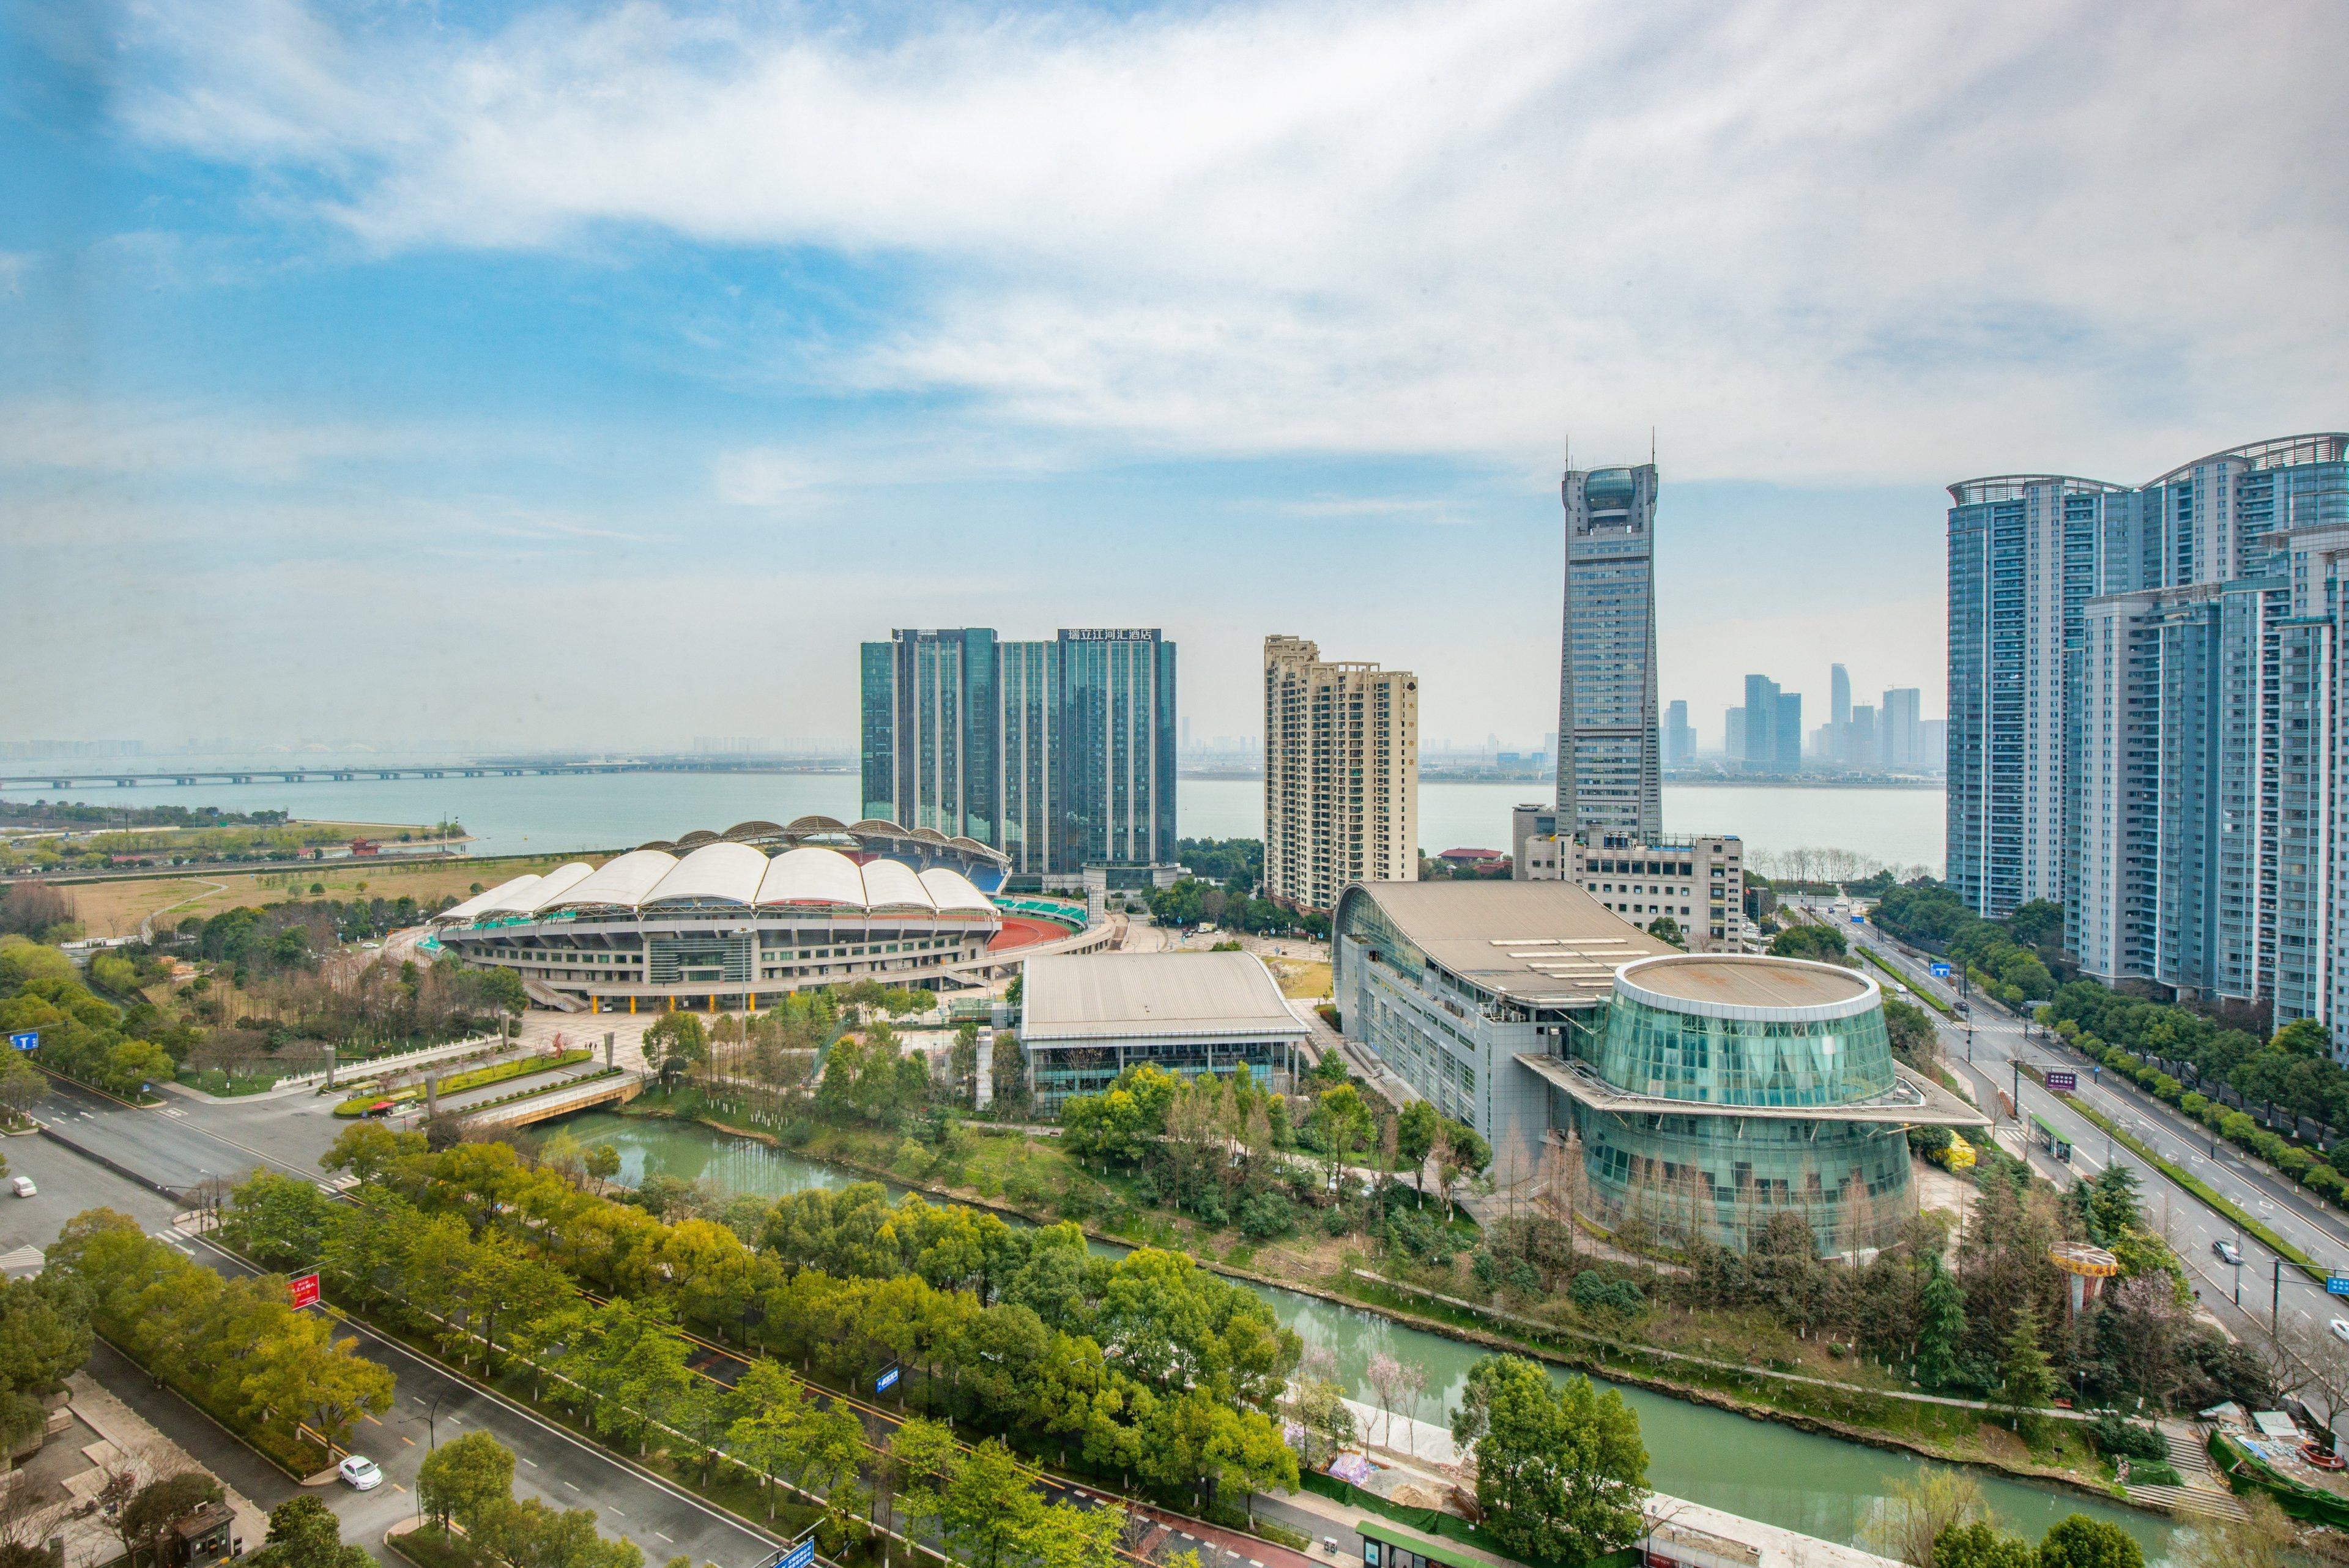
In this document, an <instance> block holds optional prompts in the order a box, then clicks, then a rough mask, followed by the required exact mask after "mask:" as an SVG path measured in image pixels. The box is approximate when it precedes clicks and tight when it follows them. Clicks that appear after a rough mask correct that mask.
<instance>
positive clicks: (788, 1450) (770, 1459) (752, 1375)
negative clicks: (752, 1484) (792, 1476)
mask: <svg viewBox="0 0 2349 1568" xmlns="http://www.w3.org/2000/svg"><path fill="white" fill-rule="evenodd" d="M730 1404H731V1406H732V1407H733V1409H734V1411H735V1417H734V1424H733V1425H732V1426H731V1427H729V1428H727V1429H726V1446H727V1448H728V1449H730V1450H731V1451H732V1452H733V1455H734V1457H735V1458H736V1459H740V1460H741V1461H742V1463H743V1464H745V1465H747V1466H749V1467H750V1469H753V1470H756V1471H757V1472H758V1473H759V1487H760V1490H761V1491H763V1492H765V1493H766V1495H767V1517H768V1518H769V1519H772V1518H774V1517H775V1498H774V1490H773V1489H774V1480H775V1477H776V1476H777V1475H779V1474H788V1473H789V1471H790V1469H791V1465H792V1456H793V1453H794V1451H795V1444H796V1443H797V1441H798V1432H799V1427H800V1423H801V1422H802V1420H803V1419H804V1418H805V1417H806V1416H807V1390H806V1388H805V1387H804V1386H802V1384H801V1382H800V1380H799V1379H798V1378H796V1377H794V1376H792V1375H791V1374H790V1373H789V1372H787V1371H785V1370H784V1369H783V1367H782V1366H781V1364H780V1363H777V1362H773V1361H769V1360H766V1359H765V1358H763V1357H761V1359H760V1360H757V1361H754V1362H752V1363H751V1364H750V1369H749V1370H748V1371H746V1372H744V1373H743V1374H742V1376H740V1378H738V1379H736V1380H735V1384H734V1387H733V1389H732V1391H731V1394H730Z"/></svg>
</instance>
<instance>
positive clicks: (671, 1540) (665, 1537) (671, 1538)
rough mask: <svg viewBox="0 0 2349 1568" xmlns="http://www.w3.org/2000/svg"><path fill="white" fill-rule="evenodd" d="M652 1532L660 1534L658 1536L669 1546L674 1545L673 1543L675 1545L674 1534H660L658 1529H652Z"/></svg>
mask: <svg viewBox="0 0 2349 1568" xmlns="http://www.w3.org/2000/svg"><path fill="white" fill-rule="evenodd" d="M653 1533H654V1534H655V1535H659V1536H660V1538H661V1539H662V1540H663V1541H666V1542H668V1543H669V1544H670V1545H671V1546H674V1545H676V1544H677V1537H676V1536H674V1535H662V1534H661V1532H659V1531H657V1530H656V1531H654V1532H653Z"/></svg>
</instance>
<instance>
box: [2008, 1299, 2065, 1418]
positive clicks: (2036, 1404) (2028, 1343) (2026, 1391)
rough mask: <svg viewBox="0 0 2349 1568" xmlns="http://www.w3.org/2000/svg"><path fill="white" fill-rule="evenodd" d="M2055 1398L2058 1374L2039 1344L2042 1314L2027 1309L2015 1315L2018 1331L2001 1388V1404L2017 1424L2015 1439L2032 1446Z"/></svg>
mask: <svg viewBox="0 0 2349 1568" xmlns="http://www.w3.org/2000/svg"><path fill="white" fill-rule="evenodd" d="M2054 1397H2055V1374H2054V1370H2053V1369H2052V1368H2050V1367H2049V1366H2048V1364H2047V1352H2046V1351H2045V1350H2044V1348H2042V1347H2041V1345H2040V1344H2039V1314H2037V1313H2036V1312H2034V1311H2033V1310H2032V1309H2031V1308H2029V1307H2027V1306H2026V1307H2024V1308H2023V1310H2022V1311H2020V1312H2018V1313H2016V1314H2014V1327H2013V1330H2012V1331H2011V1332H2010V1333H2009V1334H2007V1336H2006V1358H2005V1375H2004V1380H2003V1381H2002V1383H2001V1384H2000V1385H1999V1391H1998V1403H1999V1406H2000V1407H2001V1408H2002V1409H2003V1410H2005V1411H2006V1413H2007V1418H2008V1419H2009V1420H2010V1421H2012V1422H2013V1425H2014V1431H2015V1435H2016V1436H2017V1437H2020V1438H2023V1441H2025V1442H2031V1441H2033V1440H2035V1439H2036V1438H2037V1437H2038V1435H2039V1431H2040V1427H2041V1425H2042V1422H2043V1419H2044V1417H2041V1415H2040V1414H2039V1412H2040V1411H2041V1410H2042V1409H2044V1407H2046V1404H2047V1401H2048V1400H2050V1399H2052V1398H2054Z"/></svg>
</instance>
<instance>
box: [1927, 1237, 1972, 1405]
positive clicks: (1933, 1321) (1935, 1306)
mask: <svg viewBox="0 0 2349 1568" xmlns="http://www.w3.org/2000/svg"><path fill="white" fill-rule="evenodd" d="M1965 1339H1966V1293H1965V1290H1964V1289H1963V1287H1961V1285H1960V1284H1959V1283H1958V1282H1957V1281H1956V1280H1955V1279H1954V1278H1953V1277H1951V1273H1950V1271H1949V1270H1948V1269H1947V1268H1945V1267H1943V1266H1942V1263H1941V1255H1940V1253H1939V1252H1935V1253H1932V1254H1930V1256H1929V1257H1928V1259H1927V1261H1926V1264H1925V1283H1924V1287H1923V1288H1922V1289H1921V1290H1920V1291H1919V1292H1918V1296H1917V1381H1918V1382H1920V1383H1922V1384H1923V1385H1924V1386H1926V1387H1928V1388H1938V1387H1940V1386H1941V1385H1943V1384H1945V1383H1947V1382H1948V1381H1949V1380H1950V1379H1951V1377H1952V1376H1955V1375H1956V1373H1957V1370H1958V1351H1959V1348H1960V1347H1961V1346H1962V1345H1964V1344H1965Z"/></svg>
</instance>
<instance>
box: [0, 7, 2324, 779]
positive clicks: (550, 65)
mask: <svg viewBox="0 0 2349 1568" xmlns="http://www.w3.org/2000/svg"><path fill="white" fill-rule="evenodd" d="M2344 43H2349V24H2345V23H2344V16H2343V15H2342V13H2341V12H2340V11H2339V9H2338V8H2337V7H2333V6H2329V5H2317V4H2295V3H2292V0H2280V3H2279V4H2277V5H2271V6H2270V7H2268V8H2266V10H2265V11H2264V12H2263V23H2262V26H2259V27H2256V28H2247V27H2243V26H2240V18H2238V17H2236V16H2232V15H2230V14H2228V13H2225V12H2223V11H2220V10H2212V9H2207V8H2195V7H2187V6H2161V5H2155V6H2150V7H2132V8H2115V7H2112V6H2109V5H2090V4H2086V3H2085V0H2083V3H2077V4H2071V5H2062V4H2058V5H2047V4H2041V3H2037V0H1984V3H1980V4H1973V5H1960V6H1954V7H1949V8H1944V9H1942V10H1940V11H1936V12H1931V13H1921V12H1888V11H1885V10H1882V9H1880V8H1877V7H1866V6H1860V5H1836V4H1829V5H1795V4H1792V3H1790V0H1789V3H1784V4H1756V5H1750V6H1745V7H1741V8H1739V9H1737V10H1736V11H1734V12H1732V13H1723V12H1720V11H1719V10H1717V9H1715V8H1711V7H1697V6H1694V5H1670V4H1667V5H1656V6H1650V7H1622V6H1613V5H1600V4H1597V3H1596V0H1591V3H1587V4H1573V3H1570V4H1566V5H1558V4H1552V3H1538V4H1537V3H1535V0H1458V3H1449V4H1434V3H1432V0H1429V3H1410V4H1386V5H1364V6H1349V7H1331V6H1329V5H1322V4H1307V3H1298V0H1287V3H1283V0H1270V3H1263V4H1224V5H1218V4H1208V3H1202V4H1187V5H1186V4H1169V5H1139V6H1117V7H1104V8H1101V9H1086V8H1081V7H1075V6H1041V7H1033V8H1026V9H1012V10H1008V11H1007V10H1006V9H1004V8H1002V7H999V6H988V7H983V8H982V7H978V6H976V5H957V4H953V3H951V0H942V3H939V4H936V5H924V6H919V7H910V8H903V9H890V10H886V11H880V12H874V13H869V14H868V13H866V12H863V11H859V10H855V9H852V8H849V7H845V6H841V5H833V4H828V3H823V0H819V3H815V4H811V5H805V6H800V7H792V8H782V9H777V10H773V11H763V10H752V9H749V8H736V7H732V6H729V5H722V4H715V3H713V4H709V5H695V4H686V3H678V4H673V5H657V4H653V5H631V6H628V7H626V8H594V7H585V6H579V7H567V6H565V7H558V6H542V5H505V4H500V3H497V0H486V3H481V4H467V5H443V6H419V7H408V6H389V7H372V6H361V7H351V6H340V7H328V6H325V5H308V4H305V3H303V0H201V3H200V0H150V3H147V4H142V5H137V6H125V5H117V4H114V3H112V0H65V3H63V4H59V5H42V6H19V7H16V8H14V9H13V10H12V11H11V13H10V14H9V16H8V19H7V20H6V21H5V23H0V160H5V166H6V167H7V168H8V169H9V171H10V174H11V191H10V200H9V201H8V202H5V204H0V350H5V351H0V559H4V560H5V563H6V569H5V576H0V618H5V629H6V635H7V638H8V648H9V653H8V660H9V666H10V679H9V680H7V681H6V682H5V683H0V684H4V685H5V689H4V690H0V740H6V739H21V738H30V737H36V736H58V737H65V738H73V739H88V740H107V739H139V740H142V741H146V742H152V743H155V744H158V745H164V744H171V743H174V742H178V741H180V740H181V739H184V738H186V737H188V736H190V735H199V736H202V735H240V736H254V737H278V738H280V739H282V740H284V741H286V742H292V741H295V740H296V739H300V738H305V737H316V736H326V735H332V736H343V737H359V738H366V737H380V738H383V739H387V740H390V739H397V738H399V737H403V736H428V735H429V736H494V737H499V738H500V743H501V744H502V746H507V747H511V748H512V749H517V750H526V749H536V748H540V747H546V746H574V745H594V744H608V745H612V746H616V747H656V746H658V747H675V748H683V747H685V746H687V745H688V744H689V743H690V742H691V741H692V740H693V739H694V738H695V737H704V736H741V735H772V736H775V737H778V738H784V737H815V738H825V739H843V740H844V739H845V738H847V737H850V736H853V735H854V732H855V709H856V667H857V648H858V645H859V644H860V643H862V642H864V641H867V640H872V639H879V638H885V637H887V636H888V634H889V630H890V628H893V627H915V626H921V627H951V626H966V625H978V626H1019V627H1030V628H1043V629H1044V630H1045V631H1046V632H1047V634H1049V632H1050V629H1051V628H1059V627H1077V626H1148V627H1159V628H1164V631H1165V633H1166V635H1167V637H1168V638H1169V639H1172V640H1174V641H1176V642H1178V643H1179V644H1180V645H1181V646H1182V649H1183V671H1182V680H1181V691H1180V701H1181V711H1182V713H1183V715H1184V716H1185V718H1186V719H1188V720H1190V721H1191V722H1192V728H1193V731H1194V732H1195V734H1199V735H1203V736H1206V735H1216V734H1224V735H1232V736H1241V735H1249V734H1253V733H1254V732H1255V731H1256V729H1257V708H1258V705H1259V703H1260V700H1261V699H1260V691H1259V683H1260V670H1259V669H1258V660H1259V656H1260V649H1261V646H1262V639H1263V637H1264V635H1265V634H1266V633H1267V632H1268V631H1275V630H1278V629H1280V628H1295V627H1300V626H1309V627H1311V628H1313V630H1314V632H1315V634H1316V635H1317V636H1318V637H1319V639H1321V640H1322V641H1323V642H1324V644H1325V645H1326V646H1330V647H1333V648H1344V649H1347V650H1348V651H1349V652H1350V654H1354V655H1356V656H1359V657H1361V658H1363V659H1376V660H1378V661H1381V662H1382V663H1385V664H1388V665H1390V666H1399V667H1402V668H1405V669H1409V670H1413V671H1416V672H1417V673H1418V675H1419V677H1420V680H1421V682H1422V688H1421V700H1422V708H1421V712H1422V733H1423V735H1424V736H1427V737H1430V738H1431V740H1432V741H1440V740H1441V739H1442V738H1443V737H1444V736H1447V735H1450V736H1455V737H1459V738H1461V740H1462V742H1463V743H1464V744H1473V743H1475V737H1481V736H1484V735H1485V734H1487V733H1488V732H1490V733H1497V734H1499V735H1501V736H1505V737H1509V738H1510V739H1511V740H1512V741H1516V742H1524V741H1526V739H1528V738H1530V737H1533V736H1537V735H1539V734H1540V733H1541V732H1543V731H1544V730H1546V729H1548V728H1550V727H1552V726H1554V724H1555V722H1556V720H1555V713H1556V711H1557V695H1558V694H1557V624H1558V611H1559V598H1560V571H1561V561H1562V538H1561V527H1562V519H1561V515H1560V510H1559V506H1558V498H1557V473H1558V471H1559V469H1560V468H1561V467H1562V466H1563V465H1564V462H1565V459H1566V455H1567V448H1568V441H1569V440H1570V442H1571V449H1572V454H1573V458H1574V462H1575V464H1576V465H1577V466H1578V467H1588V466H1593V465H1599V464H1605V463H1610V462H1625V463H1636V462H1644V461H1646V460H1647V458H1648V455H1649V452H1650V450H1651V439H1652V441H1653V442H1654V451H1655V453H1656V458H1657V462H1658V465H1659V469H1660V476H1661V485H1660V502H1659V507H1658V525H1657V556H1658V571H1657V576H1658V586H1659V592H1658V605H1657V608H1658V623H1659V645H1660V647H1659V663H1660V672H1659V673H1660V680H1659V687H1660V691H1661V693H1662V695H1663V697H1664V698H1665V699H1667V700H1670V699H1671V698H1682V699H1684V700H1686V701H1688V703H1689V705H1690V715H1691V722H1692V723H1693V724H1694V725H1695V726H1696V728H1697V730H1698V732H1699V734H1700V736H1701V737H1702V739H1703V743H1704V744H1705V745H1706V746H1707V747H1708V748H1710V747H1712V746H1713V745H1715V744H1717V743H1718V740H1719V736H1718V726H1719V724H1720V722H1721V715H1722V712H1723V710H1724V709H1726V708H1728V707H1730V706H1732V705H1734V704H1735V703H1736V702H1737V701H1740V693H1741V689H1742V682H1743V679H1744V675H1745V674H1746V673H1748V672H1749V671H1752V670H1767V671H1768V672H1769V673H1770V674H1772V675H1773V676H1774V678H1775V679H1777V680H1780V681H1781V682H1782V683H1783V684H1784V685H1785V687H1786V689H1788V690H1790V691H1796V690H1799V691H1805V692H1806V693H1811V694H1813V695H1814V703H1815V705H1819V706H1820V707H1821V708H1822V711H1823V704H1824V694H1825V693H1826V690H1827V667H1828V665H1829V664H1830V663H1831V662H1843V663H1845V664H1847V665H1848V666H1849V667H1850V669H1851V670H1852V671H1853V675H1854V680H1855V685H1856V687H1857V689H1858V690H1859V691H1863V692H1866V693H1870V694H1872V693H1874V692H1876V691H1881V690H1882V689H1884V688H1886V687H1899V686H1916V687H1919V688H1920V689H1921V690H1922V691H1924V693H1925V712H1926V713H1927V714H1928V715H1938V714H1940V712H1941V711H1942V692H1943V691H1944V687H1945V678H1944V675H1943V649H1942V642H1943V624H1944V619H1943V605H1944V600H1943V573H1944V559H1945V543H1944V532H1945V514H1946V510H1947V506H1948V499H1947V497H1946V496H1945V495H1944V494H1943V493H1942V490H1941V486H1942V485H1944V484H1946V483H1950V482H1951V481H1954V480H1960V479H1965V478H1971V477H1974V476H1976V475H1979V474H1984V473H1997V472H2028V471H2033V470H2037V469H2044V468H2057V469H2060V470H2061V471H2064V472H2087V473H2090V474H2094V475H2096V476H2100V477H2105V478H2109V479H2113V480H2116V481H2119V482H2124V483H2137V482H2140V481H2142V480H2144V479H2145V478H2147V477H2148V476H2150V475H2151V474H2153V473H2154V472H2158V471H2159V470H2160V469H2162V468H2164V467H2167V466H2168V465H2170V464H2172V463H2174V462H2178V454H2179V453H2180V452H2205V451H2210V450H2215V449H2217V448H2220V447H2223V446H2226V445H2229V444H2230V443H2233V442H2235V441H2242V440H2246V439H2250V438H2252V437H2255V436H2261V435H2268V434H2273V433H2277V432H2282V431H2299V430H2306V429H2314V428H2323V427H2325V426H2327V425H2328V424H2330V423H2333V422H2336V421H2337V401H2338V393H2337V388H2338V376H2339V369H2340V366H2339V350H2338V344H2339V341H2340V338H2341V328H2342V327H2343V326H2344V317H2349V280H2345V279H2344V273H2343V271H2342V269H2341V268H2340V267H2339V266H2338V265H2337V263H2336V262H2335V261H2334V259H2333V258H2335V257H2337V256H2338V254H2340V253H2341V249H2342V246H2341V243H2340V242H2341V240H2342V238H2343V232H2344V227H2349V224H2344V198H2343V196H2342V195H2341V193H2340V192H2338V191H2337V190H2336V189H2335V188H2334V187H2333V185H2331V184H2329V183H2327V182H2324V181H2323V180H2321V179H2315V178H2313V177H2312V176H2311V174H2310V171H2311V170H2312V169H2317V168H2322V167H2323V166H2324V161H2325V155H2326V153H2327V152H2328V151H2329V150H2331V149H2333V148H2336V147H2338V146H2340V145H2341V144H2342V141H2343V140H2344V137H2343V132H2344V129H2349V126H2345V125H2344V121H2349V110H2344V105H2343V101H2342V98H2341V95H2340V94H2339V92H2338V90H2337V88H2336V86H2335V84H2334V83H2333V80H2332V79H2331V65H2330V62H2331V61H2332V60H2333V59H2334V58H2336V57H2338V55H2339V52H2340V48H2341V46H2342V45H2343V44H2344ZM2157 195H2158V199H2153V198H2154V197H2156V196H2157ZM2213 214H2222V215H2223V216H2222V218H2221V219H2220V221H2218V222H2214V221H2213ZM2116 235H2127V243H2126V244H2116V243H2115V236H2116ZM1651 431H1652V436H1651Z"/></svg>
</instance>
